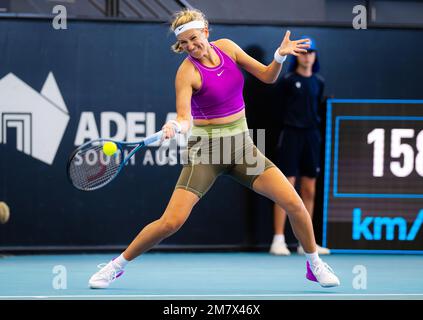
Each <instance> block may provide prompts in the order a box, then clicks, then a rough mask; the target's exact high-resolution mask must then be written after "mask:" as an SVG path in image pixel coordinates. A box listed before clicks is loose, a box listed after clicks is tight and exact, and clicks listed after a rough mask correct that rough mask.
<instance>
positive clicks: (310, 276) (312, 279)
mask: <svg viewBox="0 0 423 320" xmlns="http://www.w3.org/2000/svg"><path fill="white" fill-rule="evenodd" d="M306 278H307V279H308V280H310V281H315V282H319V281H317V278H316V276H315V275H314V274H313V271H311V268H310V263H309V262H308V261H307V273H306Z"/></svg>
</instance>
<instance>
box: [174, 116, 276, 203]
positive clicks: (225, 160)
mask: <svg viewBox="0 0 423 320" xmlns="http://www.w3.org/2000/svg"><path fill="white" fill-rule="evenodd" d="M182 158H183V163H184V165H183V168H182V172H181V174H180V176H179V179H178V182H177V183H176V187H175V189H184V190H188V191H191V192H193V193H194V194H196V195H197V196H198V197H199V198H201V197H202V196H204V195H205V194H206V192H207V191H208V190H209V189H210V188H211V186H212V185H213V183H214V182H215V181H216V179H217V177H218V176H220V175H227V176H229V177H231V178H233V179H235V180H236V181H238V182H239V183H241V184H243V185H244V186H247V187H249V188H252V186H253V183H254V181H255V179H256V178H257V177H259V176H260V174H262V173H263V172H264V171H265V170H267V169H268V168H271V167H274V166H275V165H274V164H273V163H272V162H271V161H270V160H269V159H267V158H266V157H265V156H264V155H263V154H262V153H261V152H260V150H259V149H258V148H257V147H256V146H255V145H254V142H253V140H252V139H251V137H250V135H249V131H248V126H247V122H246V119H245V117H244V118H241V119H239V120H237V121H235V122H232V123H229V124H224V125H208V126H201V127H200V126H194V127H193V129H192V133H191V136H190V137H189V140H188V147H187V149H186V150H183V151H182Z"/></svg>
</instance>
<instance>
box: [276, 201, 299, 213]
mask: <svg viewBox="0 0 423 320" xmlns="http://www.w3.org/2000/svg"><path fill="white" fill-rule="evenodd" d="M279 205H280V206H282V207H283V208H284V209H285V210H286V211H287V212H288V213H297V212H301V211H303V210H304V209H305V206H304V203H303V202H302V201H301V199H299V198H297V199H292V200H289V201H286V202H284V203H283V204H279Z"/></svg>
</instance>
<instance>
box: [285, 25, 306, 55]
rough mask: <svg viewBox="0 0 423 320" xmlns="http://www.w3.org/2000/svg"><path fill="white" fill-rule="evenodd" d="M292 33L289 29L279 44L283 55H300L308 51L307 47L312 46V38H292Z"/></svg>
mask: <svg viewBox="0 0 423 320" xmlns="http://www.w3.org/2000/svg"><path fill="white" fill-rule="evenodd" d="M290 35H291V31H289V30H288V31H287V32H286V33H285V37H284V38H283V40H282V43H281V45H280V46H279V54H280V55H281V56H286V55H288V54H292V55H294V56H299V55H300V54H303V53H306V52H307V50H306V49H307V48H310V43H309V42H310V39H300V40H290V39H289V36H290Z"/></svg>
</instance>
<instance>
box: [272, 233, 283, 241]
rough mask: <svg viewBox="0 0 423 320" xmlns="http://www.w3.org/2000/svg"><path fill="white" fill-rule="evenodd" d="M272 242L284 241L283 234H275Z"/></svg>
mask: <svg viewBox="0 0 423 320" xmlns="http://www.w3.org/2000/svg"><path fill="white" fill-rule="evenodd" d="M273 242H282V243H285V235H283V234H275V235H274V236H273Z"/></svg>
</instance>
